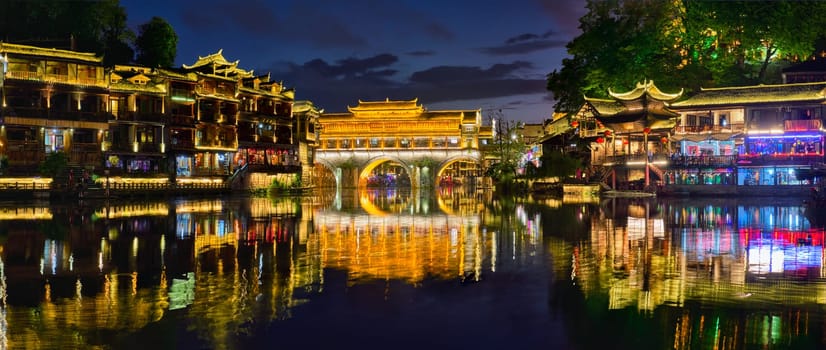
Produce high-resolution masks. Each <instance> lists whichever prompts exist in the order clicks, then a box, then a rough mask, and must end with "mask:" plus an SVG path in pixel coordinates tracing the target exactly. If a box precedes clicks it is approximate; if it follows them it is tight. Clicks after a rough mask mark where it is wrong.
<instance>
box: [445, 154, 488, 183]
mask: <svg viewBox="0 0 826 350" xmlns="http://www.w3.org/2000/svg"><path fill="white" fill-rule="evenodd" d="M481 176H482V167H481V166H480V164H479V162H478V161H476V160H475V159H469V158H458V159H454V160H450V161H448V162H447V163H445V164H444V165H443V166H442V168H441V169H439V172H438V173H436V184H437V185H438V186H439V187H453V186H463V185H469V186H475V185H476V184H477V180H478V179H479V178H480V177H481Z"/></svg>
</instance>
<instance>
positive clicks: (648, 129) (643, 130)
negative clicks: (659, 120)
mask: <svg viewBox="0 0 826 350" xmlns="http://www.w3.org/2000/svg"><path fill="white" fill-rule="evenodd" d="M642 133H643V134H646V135H648V134H650V133H651V128H645V129H642Z"/></svg>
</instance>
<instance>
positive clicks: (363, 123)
mask: <svg viewBox="0 0 826 350" xmlns="http://www.w3.org/2000/svg"><path fill="white" fill-rule="evenodd" d="M347 109H348V111H349V112H346V113H325V114H323V115H322V116H321V117H320V118H319V119H318V122H319V127H320V130H319V141H320V143H319V148H318V150H317V153H316V161H317V162H318V164H320V165H321V166H323V167H324V168H326V169H327V170H329V172H328V173H327V174H328V176H329V177H330V179H329V181H332V180H333V179H334V180H335V183H336V185H337V186H343V187H356V186H358V187H364V186H374V185H375V186H384V185H408V184H409V185H410V186H412V187H419V186H421V187H429V186H432V185H433V184H437V183H444V182H445V181H449V182H450V183H451V184H452V183H457V182H463V181H475V179H476V177H478V176H480V175H481V172H480V170H479V169H480V168H481V161H482V156H481V153H480V146H482V147H484V146H485V145H487V144H489V143H490V141H491V139H492V137H493V134H492V128H491V127H490V126H487V127H483V126H482V112H481V110H448V111H428V110H427V109H426V108H424V107H422V105H419V104H417V99H413V100H410V101H391V100H389V99H387V100H386V101H377V102H363V101H359V104H358V106H356V107H348V108H347Z"/></svg>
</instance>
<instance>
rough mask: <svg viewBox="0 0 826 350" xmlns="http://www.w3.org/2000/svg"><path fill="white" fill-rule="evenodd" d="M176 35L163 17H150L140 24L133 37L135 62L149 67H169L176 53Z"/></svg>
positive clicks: (173, 61)
mask: <svg viewBox="0 0 826 350" xmlns="http://www.w3.org/2000/svg"><path fill="white" fill-rule="evenodd" d="M177 48H178V35H177V34H175V30H174V29H172V26H171V25H170V24H169V23H168V22H167V21H166V20H164V19H163V18H160V17H152V19H151V20H149V22H146V23H144V24H142V25H141V26H140V28H139V34H138V37H137V39H135V49H137V51H138V57H137V62H138V63H140V64H143V65H146V66H149V67H171V66H172V64H173V63H175V56H176V55H177V50H178V49H177Z"/></svg>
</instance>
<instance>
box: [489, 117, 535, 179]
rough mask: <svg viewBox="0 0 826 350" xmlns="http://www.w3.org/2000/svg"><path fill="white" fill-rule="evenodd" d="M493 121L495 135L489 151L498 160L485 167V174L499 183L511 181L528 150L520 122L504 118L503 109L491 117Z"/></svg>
mask: <svg viewBox="0 0 826 350" xmlns="http://www.w3.org/2000/svg"><path fill="white" fill-rule="evenodd" d="M491 122H492V123H493V124H492V125H495V130H494V133H495V137H494V140H493V145H492V146H491V147H490V149H489V150H488V153H489V155H491V156H493V158H495V159H496V161H495V162H493V163H492V164H491V165H490V166H489V167H488V168H487V169H485V175H486V176H488V177H490V178H491V179H493V180H494V181H495V182H498V183H504V182H510V181H512V180H513V179H514V178H516V169H517V168H518V167H519V161H521V160H522V156H523V155H524V154H525V151H526V146H525V142H524V141H523V140H522V137H521V135H522V133H521V132H520V130H519V128H520V124H519V122H515V121H506V120H504V118H503V116H502V112H501V111H498V112H497V113H495V114H494V116H492V117H491Z"/></svg>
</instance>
